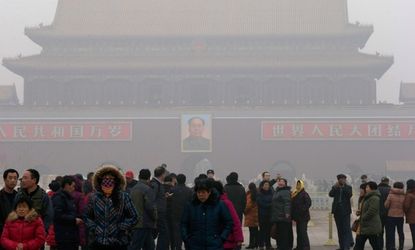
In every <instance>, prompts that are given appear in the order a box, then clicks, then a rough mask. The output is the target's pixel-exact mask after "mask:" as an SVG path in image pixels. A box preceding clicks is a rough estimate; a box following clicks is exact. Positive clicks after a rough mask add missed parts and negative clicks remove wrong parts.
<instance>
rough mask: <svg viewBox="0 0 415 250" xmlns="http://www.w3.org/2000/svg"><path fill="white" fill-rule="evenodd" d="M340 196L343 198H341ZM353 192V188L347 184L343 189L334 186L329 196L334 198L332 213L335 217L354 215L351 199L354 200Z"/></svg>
mask: <svg viewBox="0 0 415 250" xmlns="http://www.w3.org/2000/svg"><path fill="white" fill-rule="evenodd" d="M340 194H342V195H341V197H340ZM352 195H353V190H352V187H351V186H349V185H347V184H345V185H344V186H343V187H336V186H333V187H332V188H331V190H330V192H329V196H330V197H332V198H334V199H333V203H332V207H331V213H332V214H334V215H336V214H337V215H340V216H343V215H347V214H351V213H352V206H351V203H350V199H351V198H352Z"/></svg>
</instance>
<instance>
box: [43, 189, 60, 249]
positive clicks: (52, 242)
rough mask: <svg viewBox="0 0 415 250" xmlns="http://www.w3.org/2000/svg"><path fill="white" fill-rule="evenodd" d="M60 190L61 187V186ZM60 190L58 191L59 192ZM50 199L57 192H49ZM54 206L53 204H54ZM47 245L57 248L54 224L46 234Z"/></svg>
mask: <svg viewBox="0 0 415 250" xmlns="http://www.w3.org/2000/svg"><path fill="white" fill-rule="evenodd" d="M59 188H60V186H59ZM59 188H58V190H59ZM47 194H48V196H49V198H50V199H52V197H53V196H54V195H55V194H56V192H55V191H53V190H49V191H48V192H47ZM52 205H53V204H52ZM46 244H47V245H49V246H51V247H56V240H55V226H53V223H52V224H51V225H50V226H49V228H48V233H47V234H46Z"/></svg>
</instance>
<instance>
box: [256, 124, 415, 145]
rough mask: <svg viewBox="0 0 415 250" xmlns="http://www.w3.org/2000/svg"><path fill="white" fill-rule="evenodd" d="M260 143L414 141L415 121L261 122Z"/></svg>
mask: <svg viewBox="0 0 415 250" xmlns="http://www.w3.org/2000/svg"><path fill="white" fill-rule="evenodd" d="M261 138H262V140H415V121H413V120H412V121H385V120H382V121H263V122H262V131H261Z"/></svg>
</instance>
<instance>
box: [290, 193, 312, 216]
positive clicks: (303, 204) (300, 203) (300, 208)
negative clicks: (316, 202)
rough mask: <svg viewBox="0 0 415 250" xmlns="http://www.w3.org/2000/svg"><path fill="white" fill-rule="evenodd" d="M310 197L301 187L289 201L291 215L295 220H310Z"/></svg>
mask: <svg viewBox="0 0 415 250" xmlns="http://www.w3.org/2000/svg"><path fill="white" fill-rule="evenodd" d="M310 207H311V198H310V196H309V195H308V193H307V192H306V191H305V190H304V189H303V190H301V191H300V192H299V193H298V194H297V195H296V196H294V197H293V198H292V201H291V217H292V219H293V220H294V221H296V222H305V221H309V220H310Z"/></svg>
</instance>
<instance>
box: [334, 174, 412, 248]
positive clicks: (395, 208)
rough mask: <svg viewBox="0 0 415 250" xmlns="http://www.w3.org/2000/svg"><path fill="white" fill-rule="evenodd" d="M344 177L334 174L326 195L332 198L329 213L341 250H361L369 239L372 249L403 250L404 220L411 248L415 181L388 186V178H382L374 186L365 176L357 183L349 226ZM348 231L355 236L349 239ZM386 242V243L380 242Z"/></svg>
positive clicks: (349, 189)
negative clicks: (356, 192)
mask: <svg viewBox="0 0 415 250" xmlns="http://www.w3.org/2000/svg"><path fill="white" fill-rule="evenodd" d="M346 179H347V177H346V175H344V174H339V175H337V180H338V181H337V182H336V184H335V185H334V186H333V187H332V189H331V190H330V192H329V196H330V197H332V198H333V204H332V214H333V215H334V219H335V221H336V227H337V233H338V239H339V246H340V248H339V249H341V250H345V249H351V248H353V249H355V250H363V249H364V248H365V243H366V242H367V241H368V240H369V243H370V245H371V247H372V248H373V249H374V250H381V249H386V250H396V249H399V250H403V249H404V241H405V238H404V237H405V236H404V232H403V229H404V217H406V223H408V224H409V228H410V231H411V234H412V248H411V250H413V249H415V180H413V179H409V180H408V181H407V182H406V187H407V190H406V192H405V190H404V184H403V183H402V182H398V181H397V182H395V183H393V186H392V187H391V186H390V185H389V182H390V181H389V178H388V177H383V178H382V179H381V182H380V183H379V184H377V183H376V182H374V181H368V178H367V176H366V175H363V176H362V178H361V180H362V183H361V185H360V192H359V200H358V209H357V210H356V216H358V218H357V219H356V220H355V221H354V222H353V224H352V225H351V213H352V206H351V197H352V187H351V186H350V185H348V184H347V181H346ZM352 231H354V232H355V233H356V238H355V239H353V234H352ZM396 231H397V232H398V235H399V240H398V247H396V243H395V234H396ZM384 238H385V239H386V242H385V240H384Z"/></svg>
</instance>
